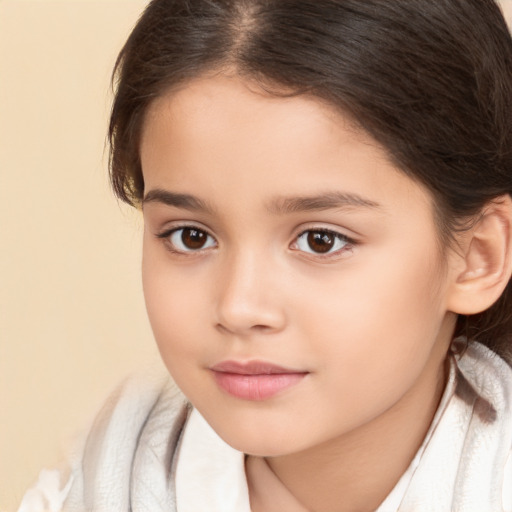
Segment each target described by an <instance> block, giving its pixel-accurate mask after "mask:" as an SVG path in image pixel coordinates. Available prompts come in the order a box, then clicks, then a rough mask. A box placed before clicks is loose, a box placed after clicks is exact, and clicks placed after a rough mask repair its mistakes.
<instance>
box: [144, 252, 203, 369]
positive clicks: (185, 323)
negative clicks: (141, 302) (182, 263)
mask: <svg viewBox="0 0 512 512" xmlns="http://www.w3.org/2000/svg"><path fill="white" fill-rule="evenodd" d="M142 283H143V289H144V298H145V302H146V309H147V313H148V318H149V321H150V324H151V327H152V329H153V334H154V337H155V340H156V342H157V345H158V348H159V350H160V352H161V354H162V357H163V359H164V362H165V363H166V364H167V365H169V363H170V362H171V361H173V360H176V359H177V358H180V359H181V357H182V356H185V355H186V354H187V353H193V352H194V351H195V350H196V349H197V347H195V346H194V340H197V339H198V336H194V331H195V330H197V329H198V327H199V325H201V320H200V318H201V311H200V308H201V305H200V301H198V300H197V299H198V293H197V283H195V282H194V281H193V280H192V281H191V278H190V277H187V276H186V275H184V273H183V272H180V269H179V268H176V267H174V266H172V265H169V262H168V260H167V257H166V255H165V253H163V254H162V251H161V250H160V251H158V250H154V249H153V248H151V247H146V246H145V247H144V253H143V261H142Z"/></svg>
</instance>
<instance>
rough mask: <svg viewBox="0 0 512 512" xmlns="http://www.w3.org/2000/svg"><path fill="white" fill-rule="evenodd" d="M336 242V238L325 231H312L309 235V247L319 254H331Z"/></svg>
mask: <svg viewBox="0 0 512 512" xmlns="http://www.w3.org/2000/svg"><path fill="white" fill-rule="evenodd" d="M335 242H336V236H335V235H334V234H332V233H327V232H325V231H310V232H309V233H308V245H309V247H310V248H311V250H313V251H315V252H319V253H325V252H329V251H330V250H331V249H332V248H333V247H334V243H335Z"/></svg>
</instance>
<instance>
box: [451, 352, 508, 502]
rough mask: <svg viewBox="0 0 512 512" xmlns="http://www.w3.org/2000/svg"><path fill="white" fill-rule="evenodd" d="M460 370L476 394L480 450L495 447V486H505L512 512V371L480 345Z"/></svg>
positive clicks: (461, 392)
mask: <svg viewBox="0 0 512 512" xmlns="http://www.w3.org/2000/svg"><path fill="white" fill-rule="evenodd" d="M458 367H459V369H460V371H461V373H462V375H463V376H464V380H465V382H466V383H467V384H469V386H470V388H471V391H474V392H476V393H473V396H474V397H476V398H474V399H473V411H474V413H475V418H474V419H473V422H472V423H475V424H477V425H479V428H478V429H477V432H478V434H479V440H478V441H479V442H478V446H479V447H482V446H483V447H484V448H485V451H486V452H492V448H493V447H495V457H494V458H493V461H492V462H493V470H494V471H493V473H494V478H495V483H496V484H498V485H499V482H500V481H501V482H502V504H503V510H504V511H506V512H512V368H511V367H510V366H509V365H508V364H507V363H506V362H505V361H504V360H503V359H502V358H501V357H499V356H498V355H497V354H495V353H494V352H492V351H491V350H489V349H488V348H487V347H485V346H483V345H481V344H479V343H474V344H472V345H470V346H469V348H468V350H467V352H466V353H465V354H464V356H463V357H461V359H460V360H459V361H458ZM462 382H464V381H462ZM460 383H461V381H459V384H458V386H457V392H458V395H459V397H460V398H462V399H463V400H465V401H466V400H468V390H465V389H464V385H463V386H461V385H460ZM461 388H462V389H461ZM487 433H489V434H491V435H487ZM487 438H489V439H487ZM486 439H487V441H486ZM480 449H481V448H480Z"/></svg>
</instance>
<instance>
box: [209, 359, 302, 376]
mask: <svg viewBox="0 0 512 512" xmlns="http://www.w3.org/2000/svg"><path fill="white" fill-rule="evenodd" d="M210 369H211V370H213V371H215V372H223V373H237V374H239V375H271V374H283V373H307V372H305V371H300V370H295V369H291V368H285V367H283V366H279V365H276V364H273V363H268V362H266V361H247V362H239V361H222V362H220V363H218V364H216V365H214V366H211V367H210Z"/></svg>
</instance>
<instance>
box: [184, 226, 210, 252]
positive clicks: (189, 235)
mask: <svg viewBox="0 0 512 512" xmlns="http://www.w3.org/2000/svg"><path fill="white" fill-rule="evenodd" d="M181 241H182V242H183V244H184V245H185V247H187V248H188V249H201V247H203V245H204V244H205V243H206V233H205V232H204V231H199V230H197V229H192V228H185V229H184V230H183V233H182V234H181Z"/></svg>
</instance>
